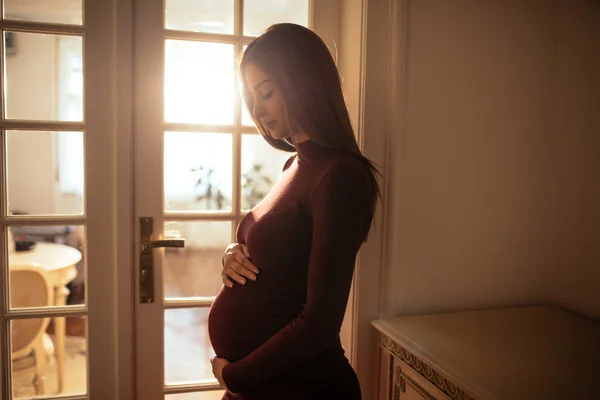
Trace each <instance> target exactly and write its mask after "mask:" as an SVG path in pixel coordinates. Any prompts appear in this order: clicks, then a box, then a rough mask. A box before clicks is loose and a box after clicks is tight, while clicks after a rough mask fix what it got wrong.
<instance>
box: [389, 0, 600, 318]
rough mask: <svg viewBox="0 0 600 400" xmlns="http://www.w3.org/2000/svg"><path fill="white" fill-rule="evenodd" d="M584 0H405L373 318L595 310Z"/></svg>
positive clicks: (594, 187) (593, 120)
mask: <svg viewBox="0 0 600 400" xmlns="http://www.w3.org/2000/svg"><path fill="white" fill-rule="evenodd" d="M574 3H575V4H574ZM592 3H593V2H591V1H590V2H587V3H586V4H587V5H586V8H585V9H582V8H581V7H583V4H584V3H583V2H580V1H575V2H569V1H566V0H565V1H563V2H562V3H561V2H559V1H546V0H543V1H542V0H511V1H495V2H482V1H477V0H461V1H452V2H448V1H445V0H420V1H409V2H408V20H407V21H408V37H407V43H406V44H407V61H406V62H407V65H406V74H407V75H406V86H405V93H404V96H405V97H404V99H405V103H406V105H405V107H406V109H405V115H404V120H403V122H402V123H403V124H404V131H403V136H402V137H396V138H394V140H392V142H393V143H394V148H393V149H392V152H393V154H392V156H393V159H392V160H391V165H393V170H392V171H391V173H389V176H388V179H390V189H391V192H390V193H389V198H388V202H389V205H388V210H389V211H390V212H389V215H388V232H387V239H388V243H387V250H386V251H387V254H386V257H387V258H386V260H387V261H386V268H387V269H388V277H389V279H388V280H387V282H388V287H387V289H386V290H387V293H389V296H388V301H387V309H386V310H385V312H386V314H389V315H396V314H401V313H402V314H410V313H423V312H438V311H446V310H456V309H469V308H482V307H489V306H502V305H512V304H523V303H536V302H542V301H560V302H562V303H564V304H566V305H569V306H571V307H573V308H577V309H580V310H581V311H587V312H588V313H589V314H594V313H596V315H598V313H600V307H598V301H596V306H588V304H587V300H588V296H591V294H593V292H594V289H596V291H597V289H600V288H599V287H598V286H600V285H599V284H598V283H595V282H594V281H593V280H592V277H593V274H594V273H593V272H592V267H593V266H597V265H598V251H597V250H593V248H594V244H595V245H596V248H597V247H599V246H598V243H597V242H598V235H597V232H598V225H599V224H598V200H600V198H599V196H598V183H597V179H594V178H595V177H596V176H597V173H596V172H595V171H598V168H597V166H598V157H597V154H598V117H597V115H598V113H597V111H593V110H598V95H597V93H598V89H597V87H598V86H597V83H598V77H597V76H598V75H597V73H596V74H595V75H593V77H594V79H595V82H593V84H595V85H596V86H593V85H592V84H591V82H590V83H588V82H587V79H588V78H590V79H591V78H592V73H591V71H598V68H597V67H596V69H593V68H594V67H593V65H589V64H587V59H594V60H597V59H598V58H597V50H595V51H596V53H595V55H594V56H593V57H592V51H591V50H590V49H591V46H592V41H593V40H595V41H596V49H597V48H599V47H600V45H598V44H597V43H598V37H599V36H598V34H597V33H596V35H595V36H593V32H592V27H593V23H592V21H593V20H594V18H595V20H596V21H598V13H597V9H598V7H597V4H598V3H596V5H592ZM576 10H579V11H576ZM592 11H593V12H595V14H593V13H592ZM578 13H579V14H581V15H579V14H578ZM584 14H585V18H584V17H583V15H584ZM584 19H585V22H586V24H584V26H583V27H582V26H580V24H581V23H583V22H584ZM596 25H598V23H597V24H596ZM596 29H597V28H596ZM596 32H597V30H596ZM559 44H560V46H559ZM574 55H577V56H578V57H583V58H579V61H576V60H574V59H573V57H572V56H574ZM557 60H558V62H557ZM595 65H596V66H597V65H598V64H597V63H596V64H595ZM584 66H585V67H584ZM583 73H585V74H583ZM573 84H578V85H579V88H578V89H574V88H573ZM594 87H595V88H596V89H595V90H596V91H595V92H594V89H593V88H594ZM584 89H585V90H584ZM564 96H566V97H564ZM398 112H399V113H400V112H401V111H400V110H399V111H398ZM594 129H595V131H594ZM400 133H401V132H398V135H400ZM571 149H573V150H574V151H575V153H573V152H571ZM573 161H576V162H573ZM593 166H595V167H596V170H595V171H594V170H593V169H592V167H593ZM561 172H562V173H561ZM573 176H577V177H578V178H579V179H576V180H573ZM557 177H558V179H556V178H557ZM565 205H567V206H568V207H567V208H565ZM588 217H589V218H588ZM592 218H595V219H593V220H592ZM594 228H595V229H594ZM593 232H595V234H596V236H595V237H594V236H593ZM596 281H597V282H600V278H599V279H596ZM583 285H587V288H585V289H586V290H584V291H580V290H579V289H584V287H583ZM567 286H569V287H570V288H567ZM580 286H582V287H581V288H580Z"/></svg>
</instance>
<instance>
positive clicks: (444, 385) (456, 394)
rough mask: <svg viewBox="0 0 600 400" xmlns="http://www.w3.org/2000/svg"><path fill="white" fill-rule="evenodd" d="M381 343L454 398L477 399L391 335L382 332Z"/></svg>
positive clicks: (460, 399)
mask: <svg viewBox="0 0 600 400" xmlns="http://www.w3.org/2000/svg"><path fill="white" fill-rule="evenodd" d="M379 344H380V346H381V347H383V348H384V349H386V350H388V351H389V352H390V353H392V354H393V355H394V356H395V357H397V358H399V359H400V360H402V361H404V362H405V363H406V364H408V365H410V366H411V367H412V368H413V369H414V370H415V371H416V372H417V373H419V375H421V376H422V377H423V378H425V379H427V380H428V381H429V382H431V383H432V384H433V385H435V387H437V388H438V389H439V390H441V391H442V392H444V393H445V394H446V395H448V396H449V397H450V398H452V399H454V400H475V399H474V398H473V397H471V396H469V395H468V394H467V393H465V391H464V390H462V389H461V388H459V387H457V386H456V385H455V384H454V383H452V382H450V381H449V380H448V379H446V377H444V376H443V375H442V374H440V373H439V372H437V371H436V370H434V369H433V368H431V367H430V366H429V365H427V364H426V363H424V362H423V361H421V360H420V359H419V358H418V357H416V356H415V355H413V354H412V353H411V352H410V351H408V350H406V349H405V348H404V347H402V346H400V345H399V344H398V343H396V342H394V341H393V340H392V339H391V338H390V337H389V336H387V335H384V334H383V333H380V334H379Z"/></svg>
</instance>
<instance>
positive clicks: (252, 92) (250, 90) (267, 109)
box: [244, 62, 290, 139]
mask: <svg viewBox="0 0 600 400" xmlns="http://www.w3.org/2000/svg"><path fill="white" fill-rule="evenodd" d="M244 74H245V79H246V86H247V88H246V89H247V93H246V96H249V97H248V100H250V104H252V105H253V106H252V110H251V111H252V115H254V117H255V118H256V119H257V120H259V121H260V122H261V123H262V124H263V126H264V127H265V129H266V130H267V131H268V133H269V134H270V135H271V136H272V137H273V138H274V139H286V138H289V137H290V132H289V126H288V122H287V115H286V111H285V105H284V103H283V97H282V96H281V93H280V92H279V89H278V88H277V86H275V83H274V82H273V81H272V80H271V79H270V78H269V76H268V75H266V74H265V73H264V72H263V71H262V70H260V69H259V68H258V67H257V66H256V64H253V63H251V62H249V63H248V64H247V65H246V68H245V69H244Z"/></svg>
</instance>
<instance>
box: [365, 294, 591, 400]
mask: <svg viewBox="0 0 600 400" xmlns="http://www.w3.org/2000/svg"><path fill="white" fill-rule="evenodd" d="M373 325H374V326H375V328H376V329H377V330H378V331H380V332H381V333H383V334H385V335H386V336H388V337H389V338H390V339H392V340H393V341H394V342H396V343H397V344H399V345H400V346H402V347H404V348H405V349H406V350H408V351H409V352H411V353H412V354H413V355H414V356H416V357H418V358H420V359H421V360H422V361H424V362H426V363H427V364H429V365H430V366H431V367H433V368H435V369H436V370H437V371H438V372H440V373H442V374H443V375H444V376H445V377H446V378H447V379H449V380H451V381H452V382H453V383H455V384H457V385H458V386H460V387H461V388H462V389H463V390H465V391H467V392H469V393H470V394H471V395H472V396H473V397H474V398H476V399H479V398H483V399H553V398H568V399H573V400H575V399H592V398H595V399H598V398H600V395H599V393H600V372H599V371H600V323H598V322H594V321H591V320H588V319H584V318H581V317H578V316H575V315H573V314H570V313H568V312H565V311H563V310H561V309H559V308H556V307H552V306H533V307H514V308H503V309H494V310H481V311H465V312H454V313H444V314H431V315H417V316H405V317H396V318H391V319H386V320H379V321H375V322H373ZM594 396H595V397H594Z"/></svg>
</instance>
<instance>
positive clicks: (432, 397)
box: [392, 357, 452, 400]
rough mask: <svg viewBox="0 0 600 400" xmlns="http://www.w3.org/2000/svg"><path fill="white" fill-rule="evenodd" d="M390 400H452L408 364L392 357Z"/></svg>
mask: <svg viewBox="0 0 600 400" xmlns="http://www.w3.org/2000/svg"><path fill="white" fill-rule="evenodd" d="M392 380H393V381H392V382H393V384H392V400H452V399H451V398H450V397H448V396H446V395H445V394H444V392H442V391H441V390H439V389H438V388H437V387H436V386H434V385H433V384H432V383H430V382H429V381H428V380H427V379H425V378H424V377H423V376H421V375H420V374H419V373H418V372H416V371H415V370H414V369H412V368H411V367H410V366H409V365H408V364H406V363H404V362H403V361H401V360H399V359H398V358H396V357H393V362H392Z"/></svg>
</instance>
